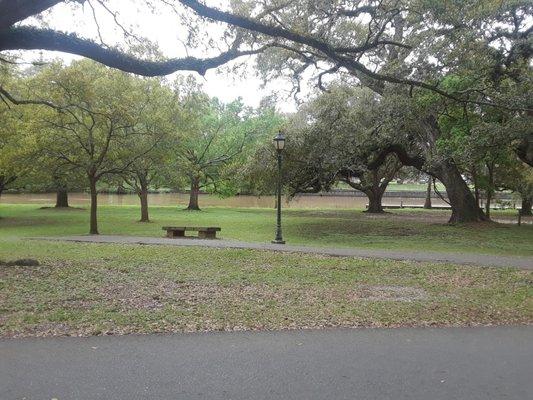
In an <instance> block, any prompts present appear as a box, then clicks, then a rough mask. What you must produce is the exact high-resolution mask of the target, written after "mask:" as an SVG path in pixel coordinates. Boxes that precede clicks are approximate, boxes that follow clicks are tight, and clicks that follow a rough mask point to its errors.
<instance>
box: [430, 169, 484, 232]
mask: <svg viewBox="0 0 533 400" xmlns="http://www.w3.org/2000/svg"><path fill="white" fill-rule="evenodd" d="M431 171H432V172H434V175H435V177H436V178H438V179H439V180H440V181H441V182H442V183H443V185H444V187H445V188H446V193H447V195H448V199H449V201H450V205H451V207H452V215H451V217H450V220H449V221H448V222H450V223H463V222H480V221H488V218H487V217H486V216H485V214H484V213H483V211H482V210H481V209H480V208H479V207H478V205H477V203H476V199H475V197H474V195H473V194H472V192H471V191H470V188H469V187H468V185H467V184H466V182H465V180H464V179H463V177H462V176H461V173H460V172H459V169H458V168H457V166H456V165H455V164H453V163H452V162H451V161H443V162H441V163H440V164H439V165H437V166H435V167H433V168H432V169H431Z"/></svg>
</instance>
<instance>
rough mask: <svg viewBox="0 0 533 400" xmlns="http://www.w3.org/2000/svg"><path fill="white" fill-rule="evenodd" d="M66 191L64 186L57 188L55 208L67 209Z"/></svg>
mask: <svg viewBox="0 0 533 400" xmlns="http://www.w3.org/2000/svg"><path fill="white" fill-rule="evenodd" d="M68 206H69V205H68V190H67V187H66V186H64V185H60V186H58V187H57V191H56V205H55V208H68Z"/></svg>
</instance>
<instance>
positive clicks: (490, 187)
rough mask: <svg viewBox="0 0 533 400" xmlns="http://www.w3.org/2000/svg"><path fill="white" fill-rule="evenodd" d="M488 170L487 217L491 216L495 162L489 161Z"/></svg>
mask: <svg viewBox="0 0 533 400" xmlns="http://www.w3.org/2000/svg"><path fill="white" fill-rule="evenodd" d="M486 165H487V171H488V181H489V182H488V188H487V191H486V193H487V199H486V200H487V201H486V202H485V215H486V216H487V218H490V202H491V200H492V197H493V195H494V163H492V164H489V163H487V164H486Z"/></svg>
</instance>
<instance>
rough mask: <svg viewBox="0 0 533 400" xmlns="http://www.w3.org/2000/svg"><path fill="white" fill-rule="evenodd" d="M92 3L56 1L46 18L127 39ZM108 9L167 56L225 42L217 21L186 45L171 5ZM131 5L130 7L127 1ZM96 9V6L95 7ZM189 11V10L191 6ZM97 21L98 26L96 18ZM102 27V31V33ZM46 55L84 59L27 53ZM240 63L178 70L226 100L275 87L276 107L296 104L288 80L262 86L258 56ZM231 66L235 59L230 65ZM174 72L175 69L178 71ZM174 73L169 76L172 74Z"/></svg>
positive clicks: (108, 39)
mask: <svg viewBox="0 0 533 400" xmlns="http://www.w3.org/2000/svg"><path fill="white" fill-rule="evenodd" d="M92 4H93V6H94V8H91V7H90V6H89V5H88V4H85V5H84V6H83V7H82V6H80V5H75V6H74V5H68V4H64V3H60V4H58V5H56V6H54V7H53V8H52V9H51V10H50V12H49V13H46V14H45V15H44V19H43V20H44V22H45V23H46V24H48V25H49V26H50V27H51V28H54V29H59V30H62V31H66V32H74V33H76V34H77V35H79V36H83V37H88V38H91V39H94V40H97V41H99V40H100V37H101V38H102V39H103V41H104V43H106V44H110V45H114V44H121V43H124V41H123V33H122V31H121V29H120V28H119V27H118V26H117V24H116V23H115V21H114V20H113V17H112V16H111V15H110V14H109V13H108V12H106V11H105V10H104V9H103V8H102V7H101V6H98V5H97V3H96V2H93V3H92ZM108 4H109V8H110V9H112V10H113V11H118V15H117V18H118V21H119V23H120V24H121V25H124V26H125V27H128V30H129V31H131V32H135V33H136V34H138V35H140V36H142V37H146V38H148V39H149V40H150V41H152V42H154V43H156V44H157V46H158V47H159V49H160V50H161V52H162V53H163V54H164V55H165V56H166V57H183V56H186V55H187V54H189V55H192V56H197V57H202V56H203V57H205V56H209V55H216V54H218V53H219V52H220V51H219V50H217V49H215V48H212V49H211V50H210V49H209V47H208V46H205V44H206V43H207V40H208V38H213V39H215V44H216V43H221V42H220V40H219V38H220V35H221V33H222V32H223V29H224V28H223V26H221V25H218V24H206V25H204V26H203V27H202V29H203V34H202V35H205V40H202V43H200V45H199V46H198V47H193V48H191V47H189V48H187V49H186V46H185V44H184V42H185V41H186V38H187V35H188V30H187V28H186V27H185V26H184V25H183V23H182V21H180V20H179V18H178V16H176V15H175V14H174V13H173V12H172V11H171V10H170V9H165V10H161V11H160V12H156V13H155V14H152V13H150V12H148V10H147V9H145V8H143V7H142V5H140V3H138V2H137V1H128V2H126V1H123V0H110V1H109V3H108ZM125 4H128V6H127V7H125V6H124V5H125ZM93 10H94V11H93ZM189 12H190V11H189ZM95 17H96V20H97V21H98V27H99V30H98V27H97V24H96V23H95ZM26 23H28V24H32V25H33V24H35V23H36V21H35V20H28V21H27V22H26ZM98 32H100V34H99V33H98ZM41 54H42V56H43V58H45V59H52V58H61V59H63V60H64V61H65V62H66V63H68V62H70V61H71V60H73V59H76V58H80V57H77V56H73V55H70V54H65V53H60V52H36V51H32V52H26V53H25V54H24V56H25V58H26V59H29V60H33V59H37V58H39V57H41ZM237 62H239V63H240V62H245V64H246V66H245V67H244V68H240V69H239V71H238V73H237V74H228V73H227V68H226V67H221V68H218V69H216V70H209V71H208V72H207V73H206V75H205V77H201V76H199V75H198V74H196V73H183V72H182V73H179V74H182V75H187V74H189V75H193V76H195V77H196V78H197V80H198V81H199V82H200V83H202V85H203V88H204V90H205V91H206V92H207V93H208V94H209V95H210V96H216V97H218V98H219V99H221V100H222V101H225V102H229V101H232V100H234V99H236V98H238V97H241V98H242V99H243V102H244V103H245V104H247V105H249V106H252V107H257V106H258V105H259V102H260V100H261V98H263V97H264V96H268V95H270V94H271V93H272V92H277V93H278V99H279V103H278V106H277V108H278V110H279V111H283V112H291V111H294V110H295V109H296V103H295V102H294V100H293V99H292V98H290V97H289V96H288V95H287V89H288V88H290V84H289V83H288V82H283V81H273V82H269V83H268V84H267V85H266V87H264V88H263V87H262V80H261V79H260V78H259V77H258V76H257V75H256V73H255V71H254V68H253V66H254V57H253V56H252V57H250V56H249V57H241V58H239V59H238V61H237ZM228 65H229V66H232V65H233V63H230V64H228ZM174 75H175V74H174ZM173 77H174V76H173V75H171V76H169V77H168V78H169V79H172V78H173Z"/></svg>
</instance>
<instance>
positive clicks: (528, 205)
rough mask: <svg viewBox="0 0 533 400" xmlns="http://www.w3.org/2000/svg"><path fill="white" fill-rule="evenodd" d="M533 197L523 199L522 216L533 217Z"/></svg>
mask: <svg viewBox="0 0 533 400" xmlns="http://www.w3.org/2000/svg"><path fill="white" fill-rule="evenodd" d="M532 207H533V196H531V197H522V208H521V209H520V215H524V216H533V211H532Z"/></svg>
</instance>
